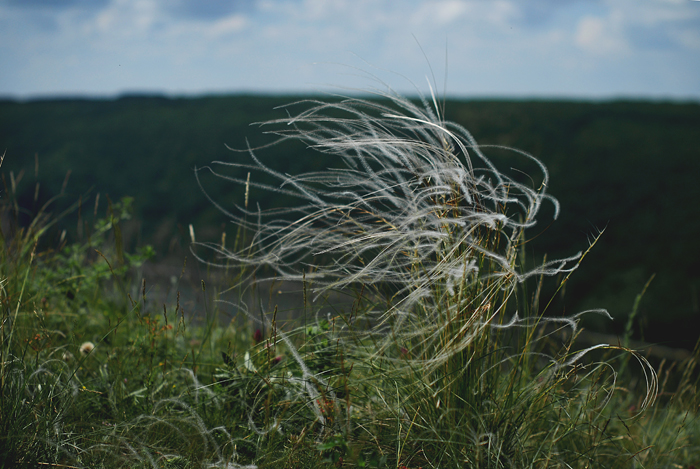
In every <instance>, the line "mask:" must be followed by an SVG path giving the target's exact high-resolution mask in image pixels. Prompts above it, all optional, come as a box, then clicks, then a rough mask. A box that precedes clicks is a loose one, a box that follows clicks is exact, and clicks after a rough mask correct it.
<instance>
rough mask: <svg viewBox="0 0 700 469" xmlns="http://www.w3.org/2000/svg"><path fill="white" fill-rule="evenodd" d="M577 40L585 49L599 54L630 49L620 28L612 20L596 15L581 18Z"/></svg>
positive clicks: (577, 30) (622, 51) (618, 52)
mask: <svg viewBox="0 0 700 469" xmlns="http://www.w3.org/2000/svg"><path fill="white" fill-rule="evenodd" d="M575 41H576V44H577V45H578V46H579V47H580V48H582V49H583V50H585V51H587V52H591V53H593V54H598V55H613V54H614V55H617V54H621V53H624V52H627V51H628V46H627V43H626V42H625V40H624V37H623V36H622V34H621V33H620V31H619V30H618V28H616V27H615V25H614V24H612V22H611V21H609V20H607V19H604V18H598V17H595V16H586V17H584V18H581V20H580V21H579V23H578V26H577V28H576V35H575Z"/></svg>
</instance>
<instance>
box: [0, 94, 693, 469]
mask: <svg viewBox="0 0 700 469" xmlns="http://www.w3.org/2000/svg"><path fill="white" fill-rule="evenodd" d="M378 95H379V96H377V97H378V98H380V99H378V100H371V101H370V100H363V99H357V98H343V99H340V98H337V97H336V98H334V99H333V100H332V102H329V103H324V102H321V101H313V100H312V101H303V102H300V103H297V104H295V105H292V106H289V107H288V108H287V110H288V112H289V116H290V117H287V118H285V119H280V120H277V121H273V122H269V123H266V124H265V125H266V127H264V128H266V129H271V133H272V134H274V135H276V136H277V137H278V139H279V140H288V139H296V140H300V141H301V142H303V143H305V144H306V145H308V146H309V147H310V149H311V150H315V151H320V152H322V153H323V154H325V155H326V157H327V158H329V166H332V167H333V168H334V169H329V170H328V171H324V172H319V173H312V174H301V175H287V174H281V173H279V172H277V171H275V170H274V169H272V168H269V167H267V166H266V165H264V164H263V163H262V160H261V159H259V158H258V156H257V155H256V152H255V151H253V150H252V149H249V150H248V153H249V155H250V158H251V160H252V163H250V164H241V163H216V164H215V165H213V166H212V168H216V172H215V173H216V174H218V175H220V176H221V177H224V178H227V179H230V180H233V181H234V182H237V183H239V184H241V186H242V188H243V187H245V190H246V194H247V193H248V190H249V189H250V188H253V187H257V188H261V189H265V190H271V191H275V192H282V193H284V194H286V195H289V196H294V197H297V198H298V199H299V200H300V205H299V206H298V207H292V208H289V209H274V210H267V211H264V210H261V209H257V210H254V209H252V208H250V207H249V205H248V202H247V199H248V197H246V204H245V205H244V206H243V207H239V208H238V209H237V211H235V212H231V211H228V212H227V211H225V210H224V209H223V207H221V206H219V208H221V209H222V210H224V211H225V213H227V215H228V216H229V217H230V218H231V220H232V221H233V222H234V224H235V226H236V231H237V233H236V236H235V238H234V241H233V242H232V243H230V248H227V247H226V242H225V238H222V240H221V242H217V243H193V251H194V252H195V253H198V254H200V255H202V256H204V255H203V254H202V251H201V250H200V249H199V247H200V246H199V244H203V245H204V247H206V248H208V251H207V252H208V253H211V254H213V256H214V259H213V260H212V258H211V257H208V259H209V263H210V264H212V265H218V266H221V267H223V268H224V270H223V271H222V272H224V273H225V278H224V279H223V280H221V281H219V282H211V283H208V284H206V285H205V282H204V279H202V281H201V286H200V285H198V288H201V290H202V293H205V290H206V291H207V292H209V293H211V292H212V291H213V294H212V296H213V297H214V298H216V299H220V300H221V301H218V302H214V303H211V302H208V301H205V302H204V303H203V304H200V305H195V306H193V307H192V310H188V311H187V314H185V311H184V309H185V308H186V307H187V308H190V306H188V305H185V304H184V303H181V301H180V300H181V297H180V292H179V289H180V287H184V286H185V285H183V284H182V282H184V280H183V278H182V276H180V278H179V279H177V280H176V282H175V285H174V287H173V288H175V289H177V294H176V295H174V296H169V297H168V298H166V299H165V300H164V301H163V302H157V301H156V300H154V299H152V296H151V295H152V294H151V292H150V291H149V289H148V288H147V287H146V279H145V278H143V277H142V271H141V270H140V266H141V264H142V263H143V262H146V261H147V260H148V259H149V258H150V257H151V256H152V254H153V253H152V250H150V249H148V248H144V249H142V250H140V251H139V252H137V253H136V254H133V255H132V254H129V253H127V252H125V251H124V248H123V243H122V242H121V228H120V224H121V222H122V221H123V220H125V219H127V218H128V217H129V208H130V200H129V199H123V200H121V201H118V202H115V203H111V202H110V203H109V204H108V205H109V206H108V207H107V213H106V214H105V216H102V217H100V216H98V203H97V200H95V204H94V207H95V208H94V210H93V217H92V218H91V219H90V220H88V218H89V216H83V217H82V218H81V222H80V223H81V225H80V226H81V228H80V229H79V230H77V231H78V232H77V233H75V234H73V233H72V232H69V233H67V234H66V232H64V231H61V230H58V231H57V230H56V229H55V227H57V226H59V222H60V220H61V213H59V214H58V215H56V216H52V215H51V214H50V213H49V208H50V207H52V205H51V204H54V203H56V201H51V202H50V203H49V204H48V205H46V206H45V207H44V208H43V209H41V210H40V211H39V212H38V214H36V215H35V216H34V217H33V219H32V221H30V222H29V223H26V224H24V225H23V224H22V223H20V222H19V216H18V213H19V212H20V211H21V210H20V208H19V205H18V203H17V201H16V200H15V199H14V198H13V194H14V186H13V187H12V188H10V189H8V188H6V190H5V192H4V193H3V194H2V195H3V197H2V199H0V209H2V214H3V225H2V236H1V237H0V243H1V245H0V248H1V249H0V256H1V257H0V282H1V287H2V288H1V289H0V294H1V297H0V299H1V305H2V317H1V318H0V319H1V321H2V323H1V326H0V327H1V329H0V364H1V368H0V467H8V468H10V467H90V468H112V467H143V468H147V467H153V468H195V467H197V468H199V467H202V468H204V467H206V468H210V467H221V468H229V469H232V468H241V467H245V468H251V469H252V468H263V467H289V468H298V467H302V468H306V467H308V468H316V467H321V468H323V467H326V468H332V467H365V468H397V469H398V468H402V469H416V468H429V467H430V468H452V467H475V468H521V467H523V468H524V467H532V468H560V467H561V468H585V467H596V468H597V467H609V468H627V467H639V468H641V467H645V468H650V467H669V468H671V467H674V468H678V467H680V468H686V467H689V466H690V465H692V464H697V463H698V460H697V456H696V455H697V454H698V453H699V452H700V425H699V424H698V419H697V413H698V405H699V404H700V402H699V401H698V397H697V394H698V393H697V392H696V390H697V384H698V383H697V379H698V372H697V368H696V364H697V359H698V350H696V351H695V353H694V354H693V356H692V357H690V358H688V359H686V360H685V361H684V362H681V363H676V362H673V363H671V362H663V361H662V362H660V363H655V364H654V365H655V366H653V367H652V365H651V364H650V363H649V361H648V360H647V358H646V357H645V356H644V353H643V351H632V350H629V349H628V348H627V347H628V346H629V331H631V328H628V329H627V330H628V333H627V334H626V335H625V336H624V337H622V339H621V340H620V342H619V343H617V344H615V343H613V344H599V345H595V346H589V347H586V348H580V347H579V346H578V345H577V342H576V337H577V335H578V334H579V332H580V328H579V327H578V320H579V318H580V317H581V315H583V314H600V315H603V316H605V315H606V313H605V312H604V311H603V310H597V311H591V312H580V313H577V314H574V315H565V314H563V312H562V310H561V308H560V306H559V305H560V304H561V302H560V301H559V300H560V299H561V298H560V297H561V296H562V295H563V289H564V286H565V284H566V281H567V280H568V278H569V276H570V275H572V274H573V273H574V271H575V269H576V267H577V266H578V265H579V263H580V262H581V261H582V259H583V258H584V257H585V254H586V253H579V254H576V255H572V256H571V257H569V258H565V259H559V260H549V261H547V260H544V261H542V262H539V263H535V262H534V261H533V260H532V259H531V258H529V257H528V255H527V252H526V247H527V241H528V236H529V234H530V232H531V231H537V226H538V225H537V223H538V219H539V218H540V217H542V216H543V215H547V214H548V213H549V214H552V215H554V216H555V217H556V215H557V213H558V210H559V207H558V205H557V202H556V200H555V199H554V198H553V197H551V196H550V195H549V194H547V192H546V189H547V184H548V175H547V171H546V168H544V166H542V165H541V164H539V162H538V161H537V160H536V159H535V158H534V157H533V156H531V155H527V154H525V153H523V152H519V151H516V150H512V151H511V153H510V155H511V156H512V161H507V162H506V165H505V166H504V167H503V168H502V167H501V166H500V165H498V166H497V165H496V163H495V162H494V161H495V160H493V161H492V160H490V159H489V158H488V157H487V155H486V152H487V151H490V149H489V147H487V146H483V145H481V146H480V145H478V144H477V143H476V141H475V139H474V138H473V137H472V136H471V135H470V134H469V132H468V131H467V130H465V129H463V128H461V127H460V126H459V125H456V124H453V123H449V122H445V121H444V120H443V118H442V116H443V112H442V110H441V108H440V106H439V104H438V103H437V100H436V99H434V98H433V99H432V100H431V101H428V100H421V101H420V102H418V103H417V104H416V103H414V102H413V101H409V100H406V99H404V98H402V97H400V96H398V95H396V94H394V93H392V92H388V93H380V92H378ZM298 109H300V110H298ZM295 110H296V112H293V111H295ZM493 150H494V151H496V150H498V151H502V150H503V149H493ZM256 151H257V150H256ZM499 161H502V160H499ZM518 162H522V163H523V165H522V166H523V167H526V168H530V169H531V168H533V167H534V168H537V169H538V171H539V174H532V173H531V174H530V175H529V176H525V175H523V173H522V172H520V171H519V170H517V169H510V168H512V167H516V168H517V167H518V164H519V163H518ZM241 168H242V169H243V174H245V172H249V176H248V178H245V179H244V178H236V177H234V176H230V175H229V173H226V170H227V169H235V170H238V171H240V169H241ZM504 168H506V169H504ZM13 180H14V179H13ZM271 181H272V182H271ZM85 200H88V199H87V198H86V199H85ZM215 203H216V202H215ZM82 205H83V204H82V199H81V201H79V202H78V204H77V206H76V207H74V208H73V209H76V208H77V209H78V210H80V209H81V208H80V207H81V206H82ZM85 205H86V204H85ZM250 205H251V207H252V206H253V204H250ZM86 212H87V211H86V210H83V213H86ZM13 220H15V221H14V222H13ZM193 231H194V230H192V238H193V242H194V232H193ZM597 239H598V238H597V237H596V238H595V239H594V241H593V242H592V244H594V243H595V241H597ZM266 282H273V283H266ZM279 282H284V283H287V284H288V285H291V287H294V286H299V288H300V289H301V290H302V293H303V297H304V302H303V306H302V308H301V310H300V311H298V312H297V313H296V315H297V318H296V321H293V322H292V323H291V324H285V323H284V321H283V319H282V317H283V315H285V314H287V312H286V311H284V309H285V308H286V306H285V305H283V304H281V303H277V304H276V303H275V299H274V298H273V296H272V295H271V292H272V290H273V287H274V286H275V285H279ZM547 283H549V284H550V290H552V291H555V292H556V293H555V296H554V297H551V298H549V297H545V296H544V295H543V293H542V292H543V291H547V287H546V285H547ZM270 285H272V286H270ZM266 290H269V291H270V293H265V291H266ZM332 295H335V296H332ZM338 295H340V296H341V297H344V298H347V299H348V301H347V302H346V303H343V302H340V301H337V298H338ZM266 297H267V303H268V304H269V307H268V306H265V302H266ZM329 297H332V298H335V299H330V298H329ZM641 300H642V296H641V294H640V297H639V298H638V300H637V301H636V302H635V304H634V307H633V312H632V314H631V315H630V317H631V318H634V316H635V315H636V314H637V309H638V306H639V303H640V301H641ZM224 310H226V312H230V311H234V312H237V313H241V314H240V315H239V316H238V317H234V318H233V320H231V321H230V322H229V321H224V320H223V319H222V318H223V317H224ZM564 332H567V334H564Z"/></svg>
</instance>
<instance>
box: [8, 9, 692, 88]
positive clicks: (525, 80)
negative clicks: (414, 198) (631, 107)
mask: <svg viewBox="0 0 700 469" xmlns="http://www.w3.org/2000/svg"><path fill="white" fill-rule="evenodd" d="M167 1H168V0H111V1H109V3H108V4H107V3H105V4H103V6H102V7H101V8H97V7H91V8H84V7H82V6H81V5H84V2H77V3H74V4H73V6H70V7H65V8H61V9H57V8H54V9H52V10H51V11H44V10H41V9H38V8H33V9H28V8H25V9H21V8H16V7H12V8H10V7H7V6H3V4H2V3H1V1H0V43H1V44H3V46H4V47H3V48H0V63H3V65H4V70H3V74H2V76H0V94H3V93H4V94H6V93H18V94H27V93H36V92H52V91H54V92H68V91H71V92H80V91H84V92H93V93H94V92H101V93H114V92H118V91H120V90H124V89H130V90H133V89H139V88H141V89H162V90H165V91H191V92H199V91H205V90H209V91H211V90H218V91H224V90H241V89H247V90H251V89H257V90H269V91H275V90H276V91H280V90H285V91H289V90H297V91H298V90H307V91H308V90H312V89H313V87H312V86H309V85H308V83H336V82H338V81H340V82H341V84H343V85H345V84H347V85H348V86H355V87H362V86H366V85H367V80H361V79H358V78H357V77H356V75H361V73H357V72H356V71H355V70H352V69H350V71H349V73H345V74H342V75H338V74H337V73H335V72H336V70H337V68H333V67H329V66H326V65H322V66H310V64H312V63H315V62H326V63H348V62H349V63H350V65H355V66H357V67H358V68H360V69H369V70H370V71H371V72H372V73H376V74H379V75H382V76H384V77H385V78H386V81H387V82H388V83H390V84H392V85H395V84H396V75H399V74H400V75H404V76H406V77H408V78H410V79H411V80H412V81H414V82H417V83H419V84H420V87H421V88H422V89H425V88H426V87H425V86H424V85H423V83H425V80H424V79H423V77H424V76H425V75H426V74H429V68H428V65H427V64H426V61H425V60H424V58H423V55H422V52H421V51H420V48H419V47H418V46H417V45H416V41H415V40H414V39H413V36H415V38H416V39H417V40H418V42H419V43H420V46H421V48H422V49H424V50H425V54H426V56H427V57H428V59H429V61H430V62H431V63H432V65H433V67H434V70H435V71H436V75H438V76H437V77H436V81H438V83H441V82H442V77H441V76H440V75H441V73H440V72H442V71H443V70H444V69H445V62H444V58H445V52H446V46H447V54H448V62H449V67H448V68H449V80H448V91H451V92H454V93H458V94H473V93H474V94H489V95H499V94H500V95H503V94H509V95H512V94H517V95H547V94H552V93H555V94H568V95H581V94H583V95H601V94H608V95H610V94H615V93H625V92H628V90H633V92H635V93H644V92H645V91H644V90H645V89H646V90H647V91H646V92H648V93H652V94H654V93H656V94H659V93H664V92H669V93H675V94H680V93H686V94H694V95H697V96H699V97H700V82H698V80H697V78H692V77H697V76H698V73H700V57H698V50H699V49H700V2H689V1H688V2H683V3H674V2H672V1H666V0H598V1H588V0H585V1H584V0H582V1H567V2H563V1H560V0H518V1H515V0H401V1H400V2H399V1H393V0H259V1H257V2H255V3H254V4H248V5H247V6H246V7H245V8H242V7H241V8H239V7H236V8H228V7H226V8H225V7H224V6H225V5H224V3H223V0H221V2H219V3H218V4H217V5H218V6H217V7H216V8H213V7H212V8H208V9H207V11H206V12H205V13H206V14H204V13H202V12H200V13H201V14H190V13H191V11H190V10H192V8H195V7H192V8H189V7H188V8H179V9H178V8H174V7H173V8H171V7H170V5H171V4H169V3H166V2H167ZM192 1H195V0H192ZM193 5H194V4H193ZM197 8H198V7H197ZM188 12H190V13H188ZM538 15H540V16H542V17H543V18H542V19H540V18H539V16H538ZM353 53H354V54H356V56H357V57H359V58H353V56H352V55H351V54H353ZM611 58H614V59H615V60H610V59H611ZM363 60H366V62H364V61H363ZM115 64H116V65H115ZM368 64H370V65H368ZM372 66H376V67H377V68H376V69H375V68H372ZM649 68H655V69H656V70H662V69H663V70H664V71H665V72H664V73H667V74H668V76H671V75H674V78H673V80H671V79H670V78H667V77H666V75H663V76H661V75H659V76H657V77H656V78H655V79H654V80H653V82H652V80H651V79H649V82H648V83H649V84H648V85H646V86H647V88H644V86H645V85H644V84H643V83H644V82H643V80H644V79H645V78H644V77H646V76H647V75H648V73H644V70H648V69H649ZM380 69H385V70H392V71H394V72H396V75H392V74H385V73H384V72H383V71H382V70H380ZM47 71H50V73H48V72H47ZM343 71H344V72H347V71H348V69H343ZM674 72H678V73H674ZM640 77H641V78H640ZM679 77H680V78H679ZM635 80H636V81H635ZM398 81H399V82H401V83H403V84H404V85H405V83H406V82H405V81H403V82H402V80H401V79H399V80H398ZM631 82H634V83H637V84H636V85H634V86H635V87H632V86H631V85H630V83H631ZM664 83H668V84H667V85H664ZM397 87H398V88H399V89H403V90H408V91H410V90H411V87H410V85H407V86H404V87H403V88H401V85H398V86H397ZM665 90H666V91H665ZM684 90H685V91H684Z"/></svg>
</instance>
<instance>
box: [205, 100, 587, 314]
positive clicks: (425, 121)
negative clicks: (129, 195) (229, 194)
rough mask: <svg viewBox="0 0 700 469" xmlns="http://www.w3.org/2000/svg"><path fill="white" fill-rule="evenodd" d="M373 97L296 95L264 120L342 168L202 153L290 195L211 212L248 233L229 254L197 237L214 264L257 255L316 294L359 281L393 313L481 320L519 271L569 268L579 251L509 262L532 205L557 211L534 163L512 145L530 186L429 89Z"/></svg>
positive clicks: (258, 265)
mask: <svg viewBox="0 0 700 469" xmlns="http://www.w3.org/2000/svg"><path fill="white" fill-rule="evenodd" d="M380 97H381V98H386V99H389V100H390V102H389V103H388V104H382V103H380V102H375V101H367V100H363V99H354V98H346V99H342V100H340V101H338V102H330V103H324V102H320V101H314V100H309V101H302V102H300V103H296V105H299V106H305V107H306V108H307V109H305V110H303V111H302V112H300V113H299V114H298V115H296V116H293V117H288V118H285V119H279V120H276V121H272V122H268V123H266V124H265V125H276V126H279V127H276V128H275V130H272V131H271V132H270V133H272V134H274V135H277V136H279V137H280V139H279V140H278V142H281V141H284V140H289V139H297V140H301V141H302V142H304V143H306V144H307V145H308V146H309V147H311V148H313V149H315V150H318V151H320V152H322V153H325V154H327V155H329V157H331V158H334V159H342V160H343V162H344V163H345V165H346V167H345V168H342V169H331V170H328V171H324V172H316V173H307V174H301V175H297V176H290V175H286V174H281V173H279V172H277V171H275V170H273V169H271V168H269V167H267V166H265V165H264V164H263V163H262V162H261V161H260V160H259V159H258V158H257V156H256V155H255V154H254V152H253V150H252V149H251V150H249V153H250V156H251V158H252V160H253V162H254V164H253V165H245V164H239V163H227V162H215V164H216V165H219V166H233V167H243V168H246V169H248V170H250V171H259V172H262V173H265V174H266V175H267V176H272V177H274V178H276V179H277V180H278V181H279V186H273V185H271V184H261V183H256V182H250V181H249V180H245V181H243V180H239V179H235V178H230V177H228V176H226V175H224V174H222V173H219V172H216V171H214V170H212V171H213V172H214V173H215V174H217V175H218V176H221V177H223V178H225V179H230V180H233V181H235V182H238V183H241V184H246V186H248V185H250V186H253V187H258V188H263V189H266V190H271V191H274V192H278V193H280V194H284V195H287V196H294V197H297V198H299V199H301V200H302V202H303V203H302V205H301V206H299V207H294V208H288V209H276V210H269V211H258V212H257V213H255V212H248V211H246V210H245V209H241V213H242V215H235V214H231V213H229V212H226V211H225V210H224V212H226V213H228V215H229V216H230V217H231V218H232V220H233V221H234V222H235V223H238V224H239V225H241V226H243V227H244V228H247V229H249V230H252V231H253V232H254V233H255V236H254V238H253V240H252V242H251V243H250V245H248V246H246V247H245V248H244V249H241V250H239V251H237V252H231V251H227V250H225V249H221V247H220V246H214V245H211V246H210V247H211V248H212V249H214V250H215V251H217V252H218V253H219V254H220V255H221V256H222V257H223V258H225V259H226V260H227V262H231V261H233V262H237V263H238V264H239V265H241V266H246V267H253V268H254V270H255V271H258V272H256V274H255V275H257V277H256V278H257V279H258V280H260V279H261V278H262V277H261V276H260V272H259V271H261V270H262V268H263V267H268V268H270V269H271V270H272V272H273V273H272V274H271V275H274V276H275V278H277V279H281V280H291V281H301V280H302V279H303V278H304V275H305V277H306V280H308V281H310V282H312V283H313V285H314V287H315V288H316V293H317V294H318V293H323V292H325V291H328V290H331V289H334V290H344V289H347V288H348V287H357V286H360V285H365V286H372V287H374V289H375V290H376V291H381V292H383V296H385V297H386V299H387V300H389V302H390V303H389V304H390V306H389V307H388V308H387V310H386V311H385V312H384V314H383V316H384V317H383V318H382V319H387V318H389V317H391V318H392V319H394V320H406V319H407V318H408V317H412V316H414V315H415V314H416V307H419V309H421V310H423V312H424V313H425V314H428V315H429V316H430V312H429V311H430V310H431V309H432V308H435V307H438V306H440V307H443V306H444V305H446V304H449V305H450V314H457V313H458V312H459V311H461V310H463V309H464V308H469V309H470V310H472V311H473V312H480V313H482V314H480V316H482V317H480V318H479V319H478V320H477V318H474V321H475V325H482V326H483V325H485V324H488V323H490V322H491V321H492V319H493V318H492V317H488V316H485V315H484V314H483V313H486V312H487V310H490V308H484V306H486V305H488V304H490V303H492V301H491V300H492V298H493V296H494V295H496V294H503V293H504V292H511V291H512V290H513V288H514V287H515V286H516V285H517V284H518V283H521V282H523V281H524V280H525V279H527V278H529V277H533V276H540V275H549V276H551V275H557V274H561V273H569V272H571V271H572V270H573V269H575V267H576V265H577V264H576V261H577V260H578V259H579V258H580V256H581V253H579V254H576V255H574V256H572V257H570V258H566V259H560V260H554V261H549V262H547V263H546V264H544V265H542V266H540V267H537V268H535V269H531V270H524V269H523V268H522V266H520V265H519V263H518V261H519V256H520V249H519V248H520V247H521V244H522V243H523V241H524V238H523V233H524V231H525V229H527V228H530V227H532V226H534V225H535V223H536V216H537V214H538V213H539V211H540V208H541V207H542V204H543V203H544V202H546V201H549V202H551V203H552V204H553V206H554V209H555V213H554V216H555V217H556V216H557V214H558V210H559V206H558V204H557V202H556V200H555V199H554V198H553V197H551V196H549V195H548V194H547V193H546V188H547V183H548V173H547V170H546V168H545V167H544V165H542V164H541V163H540V162H539V161H538V160H536V159H535V158H534V157H533V156H531V155H529V154H527V153H524V152H521V151H517V150H513V153H514V154H515V155H516V156H518V157H520V158H523V159H525V160H527V161H529V162H534V163H535V164H536V165H537V167H538V168H539V170H540V171H541V181H540V184H539V186H538V187H531V186H530V185H527V184H525V183H522V182H519V181H518V180H516V178H515V177H512V176H509V175H507V174H506V173H505V172H503V171H499V169H497V168H496V166H495V165H494V164H493V163H492V162H491V161H490V160H489V159H488V158H487V157H486V155H485V154H484V152H483V151H482V147H480V146H479V145H478V144H477V143H476V141H475V140H474V138H473V137H472V136H471V134H470V133H469V132H468V131H467V130H466V129H464V128H463V127H461V126H459V125H457V124H455V123H451V122H445V121H444V120H443V118H442V116H441V114H440V110H439V107H438V105H437V103H436V101H435V99H434V98H433V103H434V109H433V108H431V107H430V106H429V105H428V103H427V101H426V100H425V99H423V100H422V102H423V106H422V107H419V106H417V105H415V104H414V103H413V102H411V101H409V100H407V99H405V98H402V97H400V96H398V95H396V94H395V93H391V92H389V93H383V94H380ZM291 108H292V106H290V107H289V108H288V109H291ZM331 164H334V162H331ZM208 169H210V170H211V168H208ZM214 203H215V202H214ZM219 207H220V206H219ZM220 208H221V207H220ZM222 210H223V208H222ZM250 220H253V221H250ZM254 270H249V272H251V275H250V277H249V278H252V276H253V273H252V272H253V271H254ZM476 292H478V293H479V294H478V295H475V293H476ZM506 294H507V293H506ZM448 299H449V301H445V300H448ZM402 318H403V319H402Z"/></svg>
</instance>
